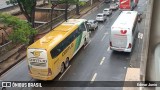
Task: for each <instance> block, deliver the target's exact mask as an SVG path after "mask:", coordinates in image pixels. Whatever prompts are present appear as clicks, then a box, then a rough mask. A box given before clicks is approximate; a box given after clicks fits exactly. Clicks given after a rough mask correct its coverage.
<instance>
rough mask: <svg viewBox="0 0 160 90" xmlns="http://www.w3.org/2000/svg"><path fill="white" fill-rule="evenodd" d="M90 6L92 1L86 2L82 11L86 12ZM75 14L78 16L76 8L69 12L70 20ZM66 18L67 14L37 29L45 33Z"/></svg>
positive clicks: (81, 8)
mask: <svg viewBox="0 0 160 90" xmlns="http://www.w3.org/2000/svg"><path fill="white" fill-rule="evenodd" d="M95 2H96V0H95ZM89 6H90V0H89V1H88V2H86V4H85V5H84V6H80V11H82V10H84V9H85V8H87V7H89ZM75 14H76V8H74V9H73V10H71V11H68V18H71V17H72V16H73V15H75ZM64 17H65V14H64V13H63V14H61V15H60V16H58V17H56V18H54V19H52V21H49V22H48V23H45V24H42V25H40V26H38V27H37V28H36V29H37V30H38V32H43V31H44V30H46V29H49V28H51V25H53V26H54V25H56V24H58V23H59V22H60V21H64Z"/></svg>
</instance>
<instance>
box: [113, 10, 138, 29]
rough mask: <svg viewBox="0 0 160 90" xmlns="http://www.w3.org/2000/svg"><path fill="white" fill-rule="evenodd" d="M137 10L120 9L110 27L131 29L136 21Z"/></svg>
mask: <svg viewBox="0 0 160 90" xmlns="http://www.w3.org/2000/svg"><path fill="white" fill-rule="evenodd" d="M137 15H138V12H137V11H122V12H121V14H120V15H119V16H118V18H117V19H116V21H115V22H114V23H113V25H112V27H111V29H112V28H130V29H132V28H133V26H134V23H135V21H136V18H137Z"/></svg>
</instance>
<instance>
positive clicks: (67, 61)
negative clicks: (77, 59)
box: [65, 58, 69, 68]
mask: <svg viewBox="0 0 160 90" xmlns="http://www.w3.org/2000/svg"><path fill="white" fill-rule="evenodd" d="M68 66H69V58H67V59H66V62H65V68H67V67H68Z"/></svg>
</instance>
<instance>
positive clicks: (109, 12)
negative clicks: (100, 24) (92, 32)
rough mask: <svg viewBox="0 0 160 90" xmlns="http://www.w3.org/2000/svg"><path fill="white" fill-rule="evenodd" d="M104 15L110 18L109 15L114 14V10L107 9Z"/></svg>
mask: <svg viewBox="0 0 160 90" xmlns="http://www.w3.org/2000/svg"><path fill="white" fill-rule="evenodd" d="M103 13H104V14H105V15H107V16H109V15H111V14H112V10H111V9H109V8H105V9H104V10H103Z"/></svg>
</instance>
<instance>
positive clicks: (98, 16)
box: [96, 13, 107, 22]
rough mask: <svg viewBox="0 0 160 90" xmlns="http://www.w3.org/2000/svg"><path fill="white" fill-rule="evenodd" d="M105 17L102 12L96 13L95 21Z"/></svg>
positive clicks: (102, 19) (103, 19)
mask: <svg viewBox="0 0 160 90" xmlns="http://www.w3.org/2000/svg"><path fill="white" fill-rule="evenodd" d="M106 19H107V16H106V15H105V14H104V13H98V14H97V16H96V20H97V21H103V22H104V21H105V20H106Z"/></svg>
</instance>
